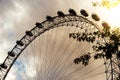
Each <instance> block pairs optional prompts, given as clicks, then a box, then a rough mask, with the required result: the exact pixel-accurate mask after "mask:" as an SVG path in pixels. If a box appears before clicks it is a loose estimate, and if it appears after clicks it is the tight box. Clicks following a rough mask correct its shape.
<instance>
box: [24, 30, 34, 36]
mask: <svg viewBox="0 0 120 80" xmlns="http://www.w3.org/2000/svg"><path fill="white" fill-rule="evenodd" d="M25 33H26V35H28V36H33V33H32V32H31V31H26V32H25Z"/></svg>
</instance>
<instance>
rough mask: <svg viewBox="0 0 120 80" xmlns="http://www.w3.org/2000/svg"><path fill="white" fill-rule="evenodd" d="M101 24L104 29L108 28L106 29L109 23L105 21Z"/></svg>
mask: <svg viewBox="0 0 120 80" xmlns="http://www.w3.org/2000/svg"><path fill="white" fill-rule="evenodd" d="M102 26H103V28H104V29H108V30H109V29H110V26H109V24H108V23H106V22H103V23H102Z"/></svg>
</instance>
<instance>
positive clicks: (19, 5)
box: [0, 0, 120, 63]
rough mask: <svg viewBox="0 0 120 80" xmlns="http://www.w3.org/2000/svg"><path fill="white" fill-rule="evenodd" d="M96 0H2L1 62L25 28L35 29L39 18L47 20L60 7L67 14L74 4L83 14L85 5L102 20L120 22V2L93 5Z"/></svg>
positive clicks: (86, 8)
mask: <svg viewBox="0 0 120 80" xmlns="http://www.w3.org/2000/svg"><path fill="white" fill-rule="evenodd" d="M93 1H98V2H99V1H101V0H0V63H2V62H3V60H4V59H5V57H6V56H7V52H8V51H10V50H11V49H12V48H13V47H14V45H15V44H16V40H19V39H21V37H22V36H23V35H24V34H25V31H26V30H30V29H32V28H33V27H34V26H35V23H36V22H42V21H44V20H45V17H46V15H50V16H56V15H57V14H56V13H57V11H58V10H60V11H63V12H64V13H66V14H67V13H68V10H69V9H70V8H72V9H74V10H76V12H77V13H78V14H80V12H79V11H80V9H85V10H86V11H88V13H89V14H92V13H96V14H98V15H99V16H100V18H101V22H102V21H103V20H105V21H107V22H108V23H109V24H110V25H112V26H119V25H120V20H119V19H120V15H119V14H120V11H118V8H120V5H117V7H115V8H111V9H107V8H105V7H104V8H103V7H93V6H92V3H91V2H93Z"/></svg>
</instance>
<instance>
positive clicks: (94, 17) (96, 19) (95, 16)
mask: <svg viewBox="0 0 120 80" xmlns="http://www.w3.org/2000/svg"><path fill="white" fill-rule="evenodd" d="M91 17H92V18H93V19H94V20H95V21H99V20H100V18H99V17H98V15H97V14H92V15H91Z"/></svg>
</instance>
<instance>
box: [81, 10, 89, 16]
mask: <svg viewBox="0 0 120 80" xmlns="http://www.w3.org/2000/svg"><path fill="white" fill-rule="evenodd" d="M80 13H81V15H83V16H85V17H88V13H87V11H86V10H84V9H81V10H80Z"/></svg>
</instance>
